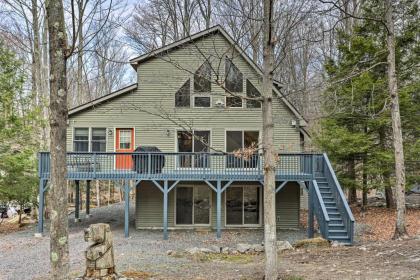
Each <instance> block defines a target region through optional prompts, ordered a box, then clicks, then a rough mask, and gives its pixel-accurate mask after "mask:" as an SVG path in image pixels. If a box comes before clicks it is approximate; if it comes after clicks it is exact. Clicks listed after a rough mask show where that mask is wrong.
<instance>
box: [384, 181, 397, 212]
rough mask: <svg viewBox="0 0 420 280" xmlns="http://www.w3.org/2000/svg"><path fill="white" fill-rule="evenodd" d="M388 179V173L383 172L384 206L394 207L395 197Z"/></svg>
mask: <svg viewBox="0 0 420 280" xmlns="http://www.w3.org/2000/svg"><path fill="white" fill-rule="evenodd" d="M390 181H391V178H390V176H389V174H384V182H385V201H386V208H395V199H394V194H393V193H392V188H391V184H390Z"/></svg>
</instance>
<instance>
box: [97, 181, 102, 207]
mask: <svg viewBox="0 0 420 280" xmlns="http://www.w3.org/2000/svg"><path fill="white" fill-rule="evenodd" d="M96 206H97V207H100V206H101V191H100V188H99V180H96Z"/></svg>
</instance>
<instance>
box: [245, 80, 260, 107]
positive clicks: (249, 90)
mask: <svg viewBox="0 0 420 280" xmlns="http://www.w3.org/2000/svg"><path fill="white" fill-rule="evenodd" d="M246 96H247V97H250V98H256V97H261V93H260V92H259V91H258V90H257V89H256V88H255V87H254V85H253V84H252V83H251V82H250V81H249V80H246ZM246 107H247V108H261V102H260V101H257V100H247V101H246Z"/></svg>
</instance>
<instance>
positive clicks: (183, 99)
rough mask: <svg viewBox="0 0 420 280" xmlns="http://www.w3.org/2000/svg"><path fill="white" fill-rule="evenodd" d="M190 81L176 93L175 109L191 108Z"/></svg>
mask: <svg viewBox="0 0 420 280" xmlns="http://www.w3.org/2000/svg"><path fill="white" fill-rule="evenodd" d="M190 100H191V99H190V79H188V80H187V81H186V82H185V83H184V84H183V85H182V86H181V87H180V88H179V90H178V91H177V92H176V93H175V107H190Z"/></svg>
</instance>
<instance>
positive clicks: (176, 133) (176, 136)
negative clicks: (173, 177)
mask: <svg viewBox="0 0 420 280" xmlns="http://www.w3.org/2000/svg"><path fill="white" fill-rule="evenodd" d="M179 131H186V130H185V129H181V128H175V133H174V137H175V149H174V150H175V151H176V152H177V153H180V151H179V150H178V132H179ZM195 131H208V132H209V134H210V135H209V150H210V149H211V145H212V135H213V131H212V129H211V128H203V129H192V130H191V132H192V133H193V134H194V132H195ZM192 145H193V146H192V150H193V151H194V141H193V143H192ZM191 153H194V152H191ZM186 168H190V169H194V170H201V169H210V168H211V160H210V163H209V167H193V166H191V167H179V166H178V161H177V160H176V159H175V170H177V169H186Z"/></svg>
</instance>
